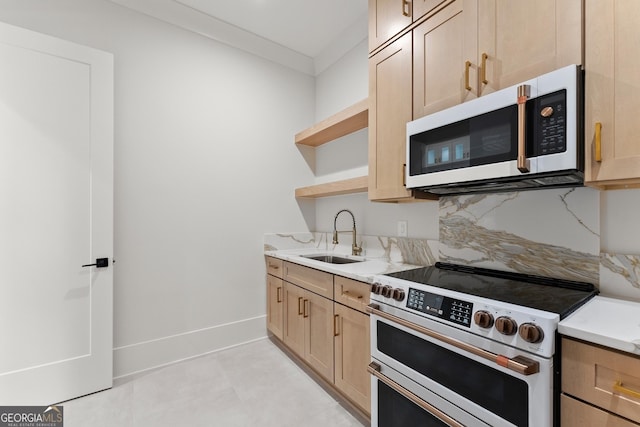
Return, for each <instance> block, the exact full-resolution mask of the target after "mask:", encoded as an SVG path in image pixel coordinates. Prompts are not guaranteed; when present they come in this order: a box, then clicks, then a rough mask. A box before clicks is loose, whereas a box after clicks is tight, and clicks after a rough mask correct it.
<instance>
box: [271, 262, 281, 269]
mask: <svg viewBox="0 0 640 427" xmlns="http://www.w3.org/2000/svg"><path fill="white" fill-rule="evenodd" d="M269 268H273V269H274V270H279V269H280V267H278V265H277V264H271V263H269Z"/></svg>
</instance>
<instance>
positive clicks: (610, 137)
mask: <svg viewBox="0 0 640 427" xmlns="http://www.w3.org/2000/svg"><path fill="white" fill-rule="evenodd" d="M639 20H640V2H638V1H637V0H615V1H600V0H587V1H586V4H585V80H586V81H585V91H586V95H585V96H586V98H585V116H586V117H585V142H586V147H585V182H586V183H587V185H592V186H595V187H599V188H602V189H606V188H625V187H627V186H632V187H638V186H640V120H638V117H637V116H638V112H639V111H640V57H639V56H638V46H640V29H639V28H638V22H639ZM598 128H600V129H598ZM598 141H600V142H601V146H600V148H598ZM598 152H599V153H598ZM598 154H599V157H596V155H598Z"/></svg>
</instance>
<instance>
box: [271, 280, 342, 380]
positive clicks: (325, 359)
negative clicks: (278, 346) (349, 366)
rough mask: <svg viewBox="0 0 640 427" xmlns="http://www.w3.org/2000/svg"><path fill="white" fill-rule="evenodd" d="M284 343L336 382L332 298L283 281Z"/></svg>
mask: <svg viewBox="0 0 640 427" xmlns="http://www.w3.org/2000/svg"><path fill="white" fill-rule="evenodd" d="M284 293H285V316H284V340H283V341H284V343H285V344H286V345H287V346H288V347H289V348H290V349H291V350H293V352H294V353H296V354H297V355H298V356H299V357H300V358H301V359H302V360H304V361H305V362H307V363H308V364H309V366H311V367H312V368H313V369H314V370H315V371H316V372H317V373H319V374H320V375H322V377H324V378H325V379H326V380H327V381H329V382H333V301H331V300H329V299H327V298H324V297H321V296H320V295H316V294H314V293H313V292H309V291H307V290H305V289H302V288H301V287H299V286H296V285H294V284H292V283H289V282H285V283H284Z"/></svg>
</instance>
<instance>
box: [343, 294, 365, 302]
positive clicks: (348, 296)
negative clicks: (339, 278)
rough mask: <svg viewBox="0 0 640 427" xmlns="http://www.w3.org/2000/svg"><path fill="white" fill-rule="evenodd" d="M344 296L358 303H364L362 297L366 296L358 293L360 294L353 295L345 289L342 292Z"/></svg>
mask: <svg viewBox="0 0 640 427" xmlns="http://www.w3.org/2000/svg"><path fill="white" fill-rule="evenodd" d="M342 296H343V297H344V298H346V299H347V300H350V301H351V302H355V303H357V304H362V303H363V301H362V299H363V298H364V297H363V296H362V295H358V296H355V297H354V296H351V294H350V293H349V291H343V292H342Z"/></svg>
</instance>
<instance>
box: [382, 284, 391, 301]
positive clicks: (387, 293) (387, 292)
mask: <svg viewBox="0 0 640 427" xmlns="http://www.w3.org/2000/svg"><path fill="white" fill-rule="evenodd" d="M381 293H382V296H383V297H386V298H391V295H393V288H392V287H391V286H389V285H385V286H383V287H382V292H381Z"/></svg>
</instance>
